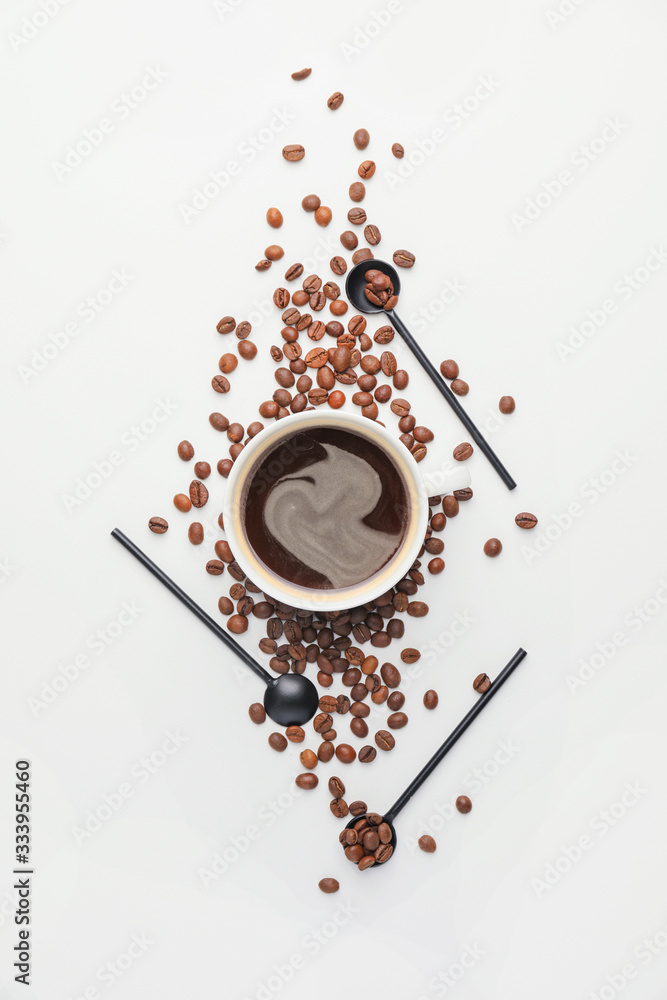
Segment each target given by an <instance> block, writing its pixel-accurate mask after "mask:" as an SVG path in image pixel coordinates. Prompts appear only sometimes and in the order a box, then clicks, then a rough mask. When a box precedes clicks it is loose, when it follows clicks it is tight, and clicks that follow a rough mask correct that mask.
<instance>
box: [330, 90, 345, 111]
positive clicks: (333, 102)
mask: <svg viewBox="0 0 667 1000" xmlns="http://www.w3.org/2000/svg"><path fill="white" fill-rule="evenodd" d="M344 100H345V98H344V97H343V95H342V94H341V92H340V91H339V90H337V91H336V92H335V93H334V94H332V95H331V97H330V98H329V99H328V100H327V107H328V108H330V109H331V110H332V111H337V110H338V108H339V107H340V106H341V104H342V103H343V101H344Z"/></svg>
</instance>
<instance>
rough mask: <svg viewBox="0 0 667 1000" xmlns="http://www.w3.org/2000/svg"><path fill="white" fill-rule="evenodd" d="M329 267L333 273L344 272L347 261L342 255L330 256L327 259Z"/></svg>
mask: <svg viewBox="0 0 667 1000" xmlns="http://www.w3.org/2000/svg"><path fill="white" fill-rule="evenodd" d="M329 267H330V268H331V270H332V271H333V273H334V274H345V272H346V271H347V262H346V261H345V258H344V257H332V258H331V260H330V261H329Z"/></svg>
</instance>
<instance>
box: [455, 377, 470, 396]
mask: <svg viewBox="0 0 667 1000" xmlns="http://www.w3.org/2000/svg"><path fill="white" fill-rule="evenodd" d="M450 389H451V390H452V392H454V393H456V395H457V396H467V395H468V392H469V390H470V386H469V385H468V383H467V382H464V381H463V379H462V378H455V379H454V381H453V382H452V384H451V386H450Z"/></svg>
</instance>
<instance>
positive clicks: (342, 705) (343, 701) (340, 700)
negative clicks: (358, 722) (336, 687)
mask: <svg viewBox="0 0 667 1000" xmlns="http://www.w3.org/2000/svg"><path fill="white" fill-rule="evenodd" d="M336 711H337V712H338V714H339V715H347V713H348V712H349V711H350V699H349V698H348V697H347V695H345V694H339V695H338V697H337V698H336Z"/></svg>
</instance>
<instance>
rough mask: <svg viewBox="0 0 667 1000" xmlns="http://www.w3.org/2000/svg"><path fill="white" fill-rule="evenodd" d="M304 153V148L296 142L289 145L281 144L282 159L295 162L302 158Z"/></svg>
mask: <svg viewBox="0 0 667 1000" xmlns="http://www.w3.org/2000/svg"><path fill="white" fill-rule="evenodd" d="M305 155H306V151H305V149H304V148H303V146H301V145H299V144H298V143H293V144H292V145H289V146H283V157H284V159H286V160H289V161H290V162H292V163H295V162H296V161H297V160H302V159H303V158H304V156H305Z"/></svg>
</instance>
